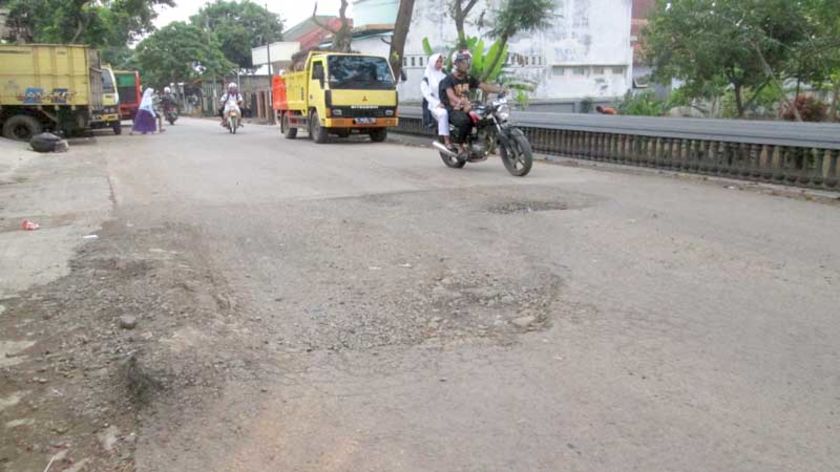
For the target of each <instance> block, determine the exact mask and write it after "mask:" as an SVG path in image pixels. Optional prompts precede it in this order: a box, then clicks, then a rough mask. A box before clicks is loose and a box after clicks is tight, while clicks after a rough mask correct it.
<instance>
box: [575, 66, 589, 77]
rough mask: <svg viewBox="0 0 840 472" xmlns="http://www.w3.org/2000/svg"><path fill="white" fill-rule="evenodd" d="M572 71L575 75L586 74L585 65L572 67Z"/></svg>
mask: <svg viewBox="0 0 840 472" xmlns="http://www.w3.org/2000/svg"><path fill="white" fill-rule="evenodd" d="M572 71H573V73H574V74H575V75H577V76H581V77H582V76H585V75H586V67H574V68H572Z"/></svg>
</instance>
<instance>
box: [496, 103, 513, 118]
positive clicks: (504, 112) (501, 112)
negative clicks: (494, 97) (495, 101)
mask: <svg viewBox="0 0 840 472" xmlns="http://www.w3.org/2000/svg"><path fill="white" fill-rule="evenodd" d="M496 114H497V115H498V116H499V119H500V120H502V121H507V120H509V119H510V106H508V105H500V106H499V108H498V110H497V111H496Z"/></svg>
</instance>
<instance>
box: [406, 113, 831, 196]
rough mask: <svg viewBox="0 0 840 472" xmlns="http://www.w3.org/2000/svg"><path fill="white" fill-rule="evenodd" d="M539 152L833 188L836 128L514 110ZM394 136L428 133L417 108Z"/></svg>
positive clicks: (799, 124)
mask: <svg viewBox="0 0 840 472" xmlns="http://www.w3.org/2000/svg"><path fill="white" fill-rule="evenodd" d="M512 119H513V121H514V122H515V123H516V124H517V125H518V126H519V127H520V128H522V130H523V131H524V132H525V134H526V135H527V136H528V139H529V140H530V141H531V146H532V147H533V148H534V150H535V151H537V152H542V153H546V154H553V155H560V156H568V157H575V158H581V159H589V160H595V161H604V162H613V163H617V164H625V165H635V166H641V167H654V168H659V169H669V170H675V171H681V172H693V173H700V174H709V175H720V176H726V177H733V178H739V179H745V180H756V181H763V182H775V183H781V184H787V185H796V186H802V187H809V188H820V189H833V190H836V189H838V183H840V169H838V164H840V162H838V161H840V125H834V124H813V123H783V122H752V121H738V120H703V119H687V118H649V117H631V116H602V115H581V114H562V113H533V112H532V113H528V112H518V113H517V112H514V115H513V118H512ZM397 131H400V132H404V133H409V134H420V135H429V136H431V135H432V132H431V131H430V130H428V129H425V128H423V126H422V123H421V113H420V108H419V107H400V126H399V128H398V129H397Z"/></svg>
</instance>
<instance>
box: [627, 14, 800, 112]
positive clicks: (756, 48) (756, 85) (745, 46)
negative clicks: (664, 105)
mask: <svg viewBox="0 0 840 472" xmlns="http://www.w3.org/2000/svg"><path fill="white" fill-rule="evenodd" d="M807 29H808V28H807V18H806V16H805V14H804V9H803V8H802V4H801V2H790V1H789V0H682V1H679V2H673V1H668V0H658V1H657V5H656V8H655V9H654V12H653V14H652V16H651V18H650V21H649V23H648V27H647V28H646V29H645V30H644V32H643V38H644V39H643V40H644V47H645V52H646V55H647V57H648V59H649V60H650V62H651V64H652V65H653V67H654V76H655V78H657V79H658V80H660V81H663V82H668V81H670V80H672V79H680V80H682V81H684V82H685V85H684V86H683V87H684V88H685V90H686V93H688V94H690V95H691V96H693V97H696V98H710V97H713V96H719V95H721V94H722V93H723V91H724V90H725V89H726V88H728V87H731V88H732V90H733V92H734V97H735V105H736V109H737V113H738V116H743V115H744V111H745V110H746V109H747V108H748V107H749V106H750V105H751V104H752V102H753V101H754V100H755V99H756V98H757V97H758V96H759V95H760V93H761V92H762V90H763V89H764V88H765V87H767V86H768V85H778V84H779V82H781V81H783V80H784V79H786V78H788V77H789V76H790V67H789V63H790V58H791V55H792V54H793V53H794V52H793V51H794V49H793V47H794V46H795V45H796V44H798V42H800V41H801V40H802V39H803V38H804V37H805V36H806V35H807ZM745 92H749V93H750V95H751V96H750V97H749V98H747V97H746V96H745Z"/></svg>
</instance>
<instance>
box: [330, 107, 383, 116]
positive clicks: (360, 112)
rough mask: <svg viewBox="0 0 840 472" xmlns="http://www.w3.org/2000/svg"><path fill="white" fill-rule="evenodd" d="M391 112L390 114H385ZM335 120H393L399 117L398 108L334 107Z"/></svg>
mask: <svg viewBox="0 0 840 472" xmlns="http://www.w3.org/2000/svg"><path fill="white" fill-rule="evenodd" d="M386 110H391V113H390V114H387V113H385V111H386ZM332 116H333V117H335V118H386V117H387V118H391V117H394V116H397V110H396V107H377V106H372V107H349V106H347V107H332Z"/></svg>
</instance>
